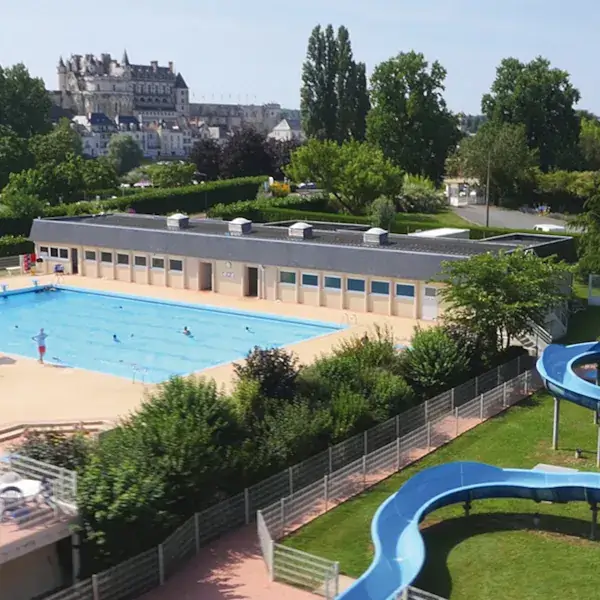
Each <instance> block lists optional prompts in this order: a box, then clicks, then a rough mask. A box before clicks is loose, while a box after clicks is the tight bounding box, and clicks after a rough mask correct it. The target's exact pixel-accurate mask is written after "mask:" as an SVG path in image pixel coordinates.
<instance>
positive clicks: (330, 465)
mask: <svg viewBox="0 0 600 600" xmlns="http://www.w3.org/2000/svg"><path fill="white" fill-rule="evenodd" d="M332 471H333V446H329V472H330V473H331V472H332Z"/></svg>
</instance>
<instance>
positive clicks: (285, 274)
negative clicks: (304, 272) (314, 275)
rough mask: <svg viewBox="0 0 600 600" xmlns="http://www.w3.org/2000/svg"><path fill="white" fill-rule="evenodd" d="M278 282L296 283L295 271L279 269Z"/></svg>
mask: <svg viewBox="0 0 600 600" xmlns="http://www.w3.org/2000/svg"><path fill="white" fill-rule="evenodd" d="M279 283H285V284H288V285H296V273H294V271H279Z"/></svg>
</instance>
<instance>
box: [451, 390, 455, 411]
mask: <svg viewBox="0 0 600 600" xmlns="http://www.w3.org/2000/svg"><path fill="white" fill-rule="evenodd" d="M454 389H455V388H452V389H451V390H450V410H452V411H453V410H454Z"/></svg>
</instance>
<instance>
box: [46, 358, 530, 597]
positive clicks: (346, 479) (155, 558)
mask: <svg viewBox="0 0 600 600" xmlns="http://www.w3.org/2000/svg"><path fill="white" fill-rule="evenodd" d="M532 367H533V359H531V358H530V357H528V356H522V357H519V358H517V359H515V360H513V361H511V362H509V363H507V364H504V365H501V366H499V367H498V368H496V369H494V370H493V371H490V372H489V373H486V374H484V375H482V376H480V377H478V378H476V379H474V380H471V381H468V382H466V383H464V384H463V385H461V386H458V387H456V388H454V389H452V390H449V391H447V392H444V393H443V394H440V395H438V396H436V397H435V398H433V399H431V400H428V401H426V402H425V403H423V404H421V405H420V406H417V407H414V408H412V409H410V410H408V411H406V412H404V413H402V414H401V415H398V416H397V417H394V418H392V419H390V420H389V421H386V422H385V423H381V424H380V425H377V426H375V427H373V428H371V429H369V430H367V431H365V432H364V433H361V434H359V435H357V436H354V437H352V438H350V439H348V440H346V441H345V442H341V443H340V444H337V445H336V446H332V447H330V448H329V449H328V450H326V451H324V452H321V453H319V454H317V455H315V456H313V457H312V458H309V459H307V460H305V461H303V462H302V463H299V464H297V465H295V466H293V467H290V468H288V469H285V470H284V471H282V472H280V473H277V474H276V475H273V476H271V477H269V478H268V479H266V480H264V481H262V482H260V483H257V484H255V485H253V486H252V487H249V488H246V489H244V490H243V491H242V492H240V493H239V494H236V495H235V496H232V497H230V498H228V499H227V500H225V501H223V502H220V503H219V504H216V505H214V506H212V507H210V508H208V509H206V510H204V511H202V512H198V513H196V514H195V515H194V516H193V517H191V518H190V519H188V520H187V521H186V522H185V523H183V525H181V527H179V528H178V529H177V530H176V531H174V532H173V533H172V534H171V535H170V536H169V537H168V538H167V539H165V540H164V542H163V543H162V544H160V545H159V546H157V547H156V548H153V549H152V550H148V551H147V552H145V553H143V554H140V555H138V556H136V557H133V558H131V559H129V560H128V561H126V562H124V563H122V564H119V565H117V566H115V567H113V568H111V569H109V570H107V571H104V572H102V573H99V574H97V575H94V576H92V577H91V578H90V579H89V580H86V581H83V582H81V583H79V584H77V585H76V586H74V587H72V588H69V589H66V590H63V591H61V592H58V593H57V594H54V595H52V596H50V597H48V598H47V599H46V600H133V599H134V598H136V597H138V596H140V595H142V594H144V593H145V592H147V591H148V590H149V589H151V588H153V587H156V586H159V585H163V584H165V582H166V581H167V580H168V579H169V578H170V577H171V576H172V575H173V574H174V573H176V571H177V570H178V569H179V568H180V567H181V566H182V565H183V564H184V563H185V562H186V561H187V560H189V559H190V558H192V557H193V556H195V555H197V554H199V553H200V551H201V549H202V547H203V546H205V545H206V544H208V543H209V542H211V541H212V540H215V539H216V538H218V537H220V536H222V535H224V534H225V533H227V532H229V531H232V530H235V529H238V528H240V527H243V526H245V525H248V524H250V523H252V522H253V521H254V520H255V519H256V527H257V532H258V540H259V546H260V550H261V552H262V555H263V558H264V561H265V565H266V568H267V570H268V573H269V576H270V577H271V578H272V579H273V580H274V581H280V582H283V583H289V584H291V585H296V586H299V587H302V588H304V589H310V590H311V591H313V592H315V593H317V594H319V595H321V596H323V597H324V598H327V599H332V598H334V597H335V595H336V594H337V593H338V590H339V583H340V578H339V565H338V563H337V562H336V561H331V560H327V559H324V558H321V557H318V556H312V555H310V554H307V553H305V552H300V551H298V550H296V549H294V548H291V547H288V546H286V545H283V544H280V543H279V542H280V540H281V539H282V538H283V537H284V536H286V535H288V534H289V533H291V532H293V531H294V530H296V529H298V528H299V527H301V526H302V525H305V524H306V523H308V522H310V521H311V520H312V519H314V518H316V517H318V516H319V515H322V514H324V513H325V512H327V511H329V510H331V509H332V508H335V507H336V506H338V505H339V504H341V503H342V502H345V501H346V500H348V499H349V498H352V497H353V496H355V495H356V494H358V493H360V492H362V491H363V490H365V489H367V488H369V487H370V486H373V485H375V484H376V483H378V482H379V481H382V480H383V479H385V478H387V477H389V476H390V475H392V474H394V473H395V472H397V471H398V470H400V469H402V468H403V467H405V466H407V465H408V464H410V463H412V462H414V461H415V460H418V459H419V458H422V457H423V456H425V455H426V454H428V453H429V452H431V451H433V450H435V449H436V448H438V447H440V446H441V445H443V444H445V443H447V442H449V441H451V440H452V439H454V438H455V437H457V436H458V435H461V434H462V433H464V432H465V431H468V430H469V429H471V428H472V427H474V426H475V425H477V424H479V423H481V422H482V421H484V420H486V419H487V418H489V417H491V416H493V415H496V414H498V413H499V412H501V411H502V410H504V409H506V408H508V407H509V406H511V405H513V404H515V403H516V402H518V401H520V400H522V399H523V398H525V397H527V396H528V395H530V394H531V393H532V392H534V391H536V390H538V389H540V387H541V381H540V380H539V377H538V376H537V372H536V371H535V370H534V369H532ZM410 598H414V600H423V599H424V598H428V597H427V596H425V597H424V596H420V597H418V596H410V595H409V599H410ZM433 598H435V597H433Z"/></svg>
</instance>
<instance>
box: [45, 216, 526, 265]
mask: <svg viewBox="0 0 600 600" xmlns="http://www.w3.org/2000/svg"><path fill="white" fill-rule="evenodd" d="M42 221H61V222H68V223H73V224H76V223H80V224H83V225H89V226H94V227H118V228H124V229H143V230H151V231H169V232H172V233H174V234H184V235H190V234H192V235H193V234H196V235H210V236H223V237H243V238H254V239H264V240H265V241H266V240H279V241H289V242H291V243H298V242H300V243H305V244H331V245H336V246H361V247H373V245H370V244H364V242H363V233H364V232H363V231H351V230H348V229H345V230H341V229H336V230H331V229H330V228H327V229H325V227H324V228H323V229H320V228H319V225H318V224H317V223H311V224H312V225H313V236H312V238H309V239H295V238H290V236H289V234H288V231H287V229H286V228H283V227H277V226H273V225H265V224H261V223H252V231H251V232H250V233H248V234H244V235H239V236H237V235H232V234H231V233H229V221H223V220H220V219H219V220H217V219H190V220H189V226H188V227H187V228H185V229H181V230H175V231H173V230H171V229H169V228H168V227H167V217H166V216H159V215H141V214H128V213H110V214H100V215H84V216H79V217H54V218H50V219H42ZM323 225H324V226H326V225H330V224H328V223H323ZM499 245H500V246H503V247H504V248H505V249H507V250H511V249H516V248H518V247H519V246H520V245H522V244H519V243H514V242H513V241H512V240H510V241H508V240H507V241H506V242H503V241H501V240H498V241H494V243H486V242H485V241H481V240H462V239H452V238H443V237H442V238H419V237H415V236H411V235H404V234H389V235H388V243H387V244H385V245H383V246H376V247H377V248H378V249H381V250H388V251H392V252H393V251H397V252H424V253H427V254H440V255H445V256H464V257H468V256H475V255H477V254H485V253H486V252H498V246H499Z"/></svg>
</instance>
